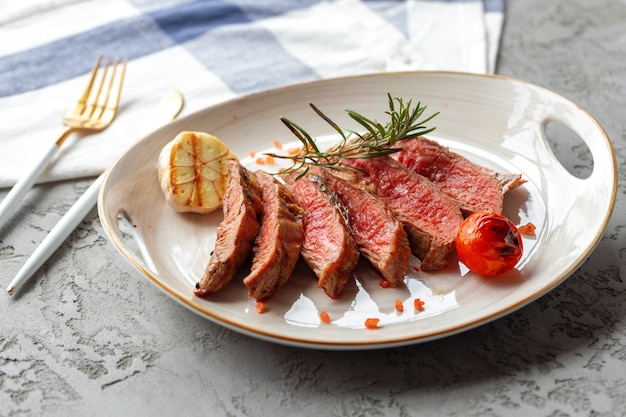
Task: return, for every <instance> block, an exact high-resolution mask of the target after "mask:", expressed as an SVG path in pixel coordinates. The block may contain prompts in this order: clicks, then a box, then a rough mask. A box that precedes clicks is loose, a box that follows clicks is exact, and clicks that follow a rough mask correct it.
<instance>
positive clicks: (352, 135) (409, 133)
mask: <svg viewBox="0 0 626 417" xmlns="http://www.w3.org/2000/svg"><path fill="white" fill-rule="evenodd" d="M387 98H388V101H389V110H388V111H386V112H385V114H387V115H389V119H390V120H389V121H388V122H387V123H386V124H384V125H383V124H381V123H379V122H378V121H376V120H372V119H369V118H367V117H365V116H363V115H361V114H359V113H357V112H355V111H353V110H346V113H347V114H348V115H349V116H350V117H351V118H352V119H353V120H354V121H356V122H357V123H358V124H359V125H361V126H362V127H363V128H364V129H365V132H364V133H359V132H357V131H354V130H343V129H342V128H340V127H339V126H338V125H337V124H336V123H335V122H333V121H332V120H331V119H330V118H329V117H328V116H326V115H325V114H324V113H322V111H321V110H320V109H318V108H317V107H316V106H315V105H314V104H313V103H310V104H309V105H310V106H311V108H312V109H313V111H315V113H317V115H318V116H320V117H321V118H322V119H324V121H326V123H328V124H329V125H330V126H331V127H332V128H333V129H334V130H336V131H337V132H338V133H339V135H340V140H339V143H337V144H336V145H335V146H333V147H332V148H330V149H328V150H325V151H322V150H320V149H319V147H318V146H317V144H316V142H315V139H313V137H311V135H309V133H307V131H306V130H304V129H303V128H302V127H300V126H299V125H297V124H296V123H295V122H292V121H291V120H289V119H287V118H286V117H281V119H280V120H281V121H282V122H283V123H284V124H285V126H287V128H288V129H289V130H290V131H291V132H292V133H293V134H294V135H295V136H296V137H297V138H298V139H299V140H300V142H302V145H303V146H302V149H301V150H300V151H299V152H298V153H297V154H294V155H280V154H274V153H270V154H268V155H270V156H272V157H274V158H282V159H290V160H291V161H292V165H291V166H290V167H288V168H286V169H284V170H283V171H281V173H289V172H296V171H301V173H300V175H299V176H298V178H299V177H301V176H303V175H304V174H306V172H307V171H308V170H309V166H311V165H318V166H324V167H328V168H338V169H343V168H344V166H342V165H341V160H342V159H346V158H375V157H379V156H384V155H389V154H391V153H394V152H398V151H400V150H401V148H392V146H393V145H394V144H396V142H399V141H402V140H405V139H408V138H411V137H414V136H418V135H426V134H428V133H430V132H432V131H433V130H435V128H434V127H432V128H428V127H426V123H428V122H429V121H431V120H432V119H433V118H434V117H435V116H437V115H438V114H439V112H437V113H434V114H432V115H430V116H428V117H426V118H425V119H423V120H420V117H422V114H423V113H424V111H425V110H426V106H421V105H420V103H419V102H418V103H417V105H416V106H412V101H411V100H409V101H407V102H406V104H405V103H404V102H403V101H402V99H401V98H397V97H392V96H391V94H389V93H387Z"/></svg>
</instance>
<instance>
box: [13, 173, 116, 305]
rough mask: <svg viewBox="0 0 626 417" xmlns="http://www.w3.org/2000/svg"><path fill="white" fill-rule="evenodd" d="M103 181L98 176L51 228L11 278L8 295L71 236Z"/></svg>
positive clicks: (88, 209)
mask: <svg viewBox="0 0 626 417" xmlns="http://www.w3.org/2000/svg"><path fill="white" fill-rule="evenodd" d="M103 179H104V175H100V176H99V177H98V178H97V179H96V181H94V182H93V183H92V184H91V185H90V186H89V188H88V189H87V191H85V193H84V194H83V195H81V196H80V198H79V199H78V200H77V201H76V203H75V204H74V205H73V206H72V207H71V208H70V209H69V210H68V212H67V213H66V214H65V215H64V216H63V217H62V218H61V220H59V222H58V223H57V224H56V225H55V226H54V227H53V228H52V230H51V231H50V233H49V234H48V235H47V236H46V237H45V239H44V240H43V241H42V242H41V244H40V245H39V246H38V247H37V249H35V252H33V254H32V255H31V256H30V258H28V260H27V261H26V263H25V264H24V265H23V266H22V268H20V270H19V271H18V272H17V275H16V276H15V278H13V281H11V283H10V284H9V287H8V288H7V292H8V293H9V294H11V293H13V292H14V291H16V290H17V289H19V288H20V287H21V286H22V284H23V283H24V282H26V281H27V280H28V279H29V278H30V277H31V276H32V275H33V274H34V273H35V272H36V271H38V270H39V268H41V266H42V265H43V264H44V262H46V260H48V258H50V256H52V254H53V253H54V252H55V251H56V250H57V249H58V248H59V246H61V244H62V243H63V242H65V240H66V239H67V238H68V237H69V235H71V234H72V232H73V231H74V230H75V229H76V227H78V225H79V224H80V223H81V222H82V221H83V219H84V218H85V216H87V214H88V213H89V212H90V211H91V210H92V209H93V208H94V207H95V206H96V204H97V203H98V191H99V190H100V185H101V184H102V181H103Z"/></svg>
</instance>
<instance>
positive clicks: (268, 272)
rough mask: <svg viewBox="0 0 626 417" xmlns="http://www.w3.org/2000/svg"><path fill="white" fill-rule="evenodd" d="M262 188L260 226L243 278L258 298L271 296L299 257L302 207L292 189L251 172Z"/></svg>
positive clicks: (265, 175) (250, 292)
mask: <svg viewBox="0 0 626 417" xmlns="http://www.w3.org/2000/svg"><path fill="white" fill-rule="evenodd" d="M254 175H255V176H256V178H257V180H258V181H259V184H261V187H262V188H263V209H262V211H261V227H260V229H259V232H258V234H257V236H256V238H255V240H254V244H253V246H252V252H253V258H252V269H251V271H250V274H248V276H246V277H245V278H244V280H243V282H244V284H245V285H246V286H247V287H248V289H249V291H248V295H250V296H251V297H253V298H256V299H257V300H261V299H265V298H267V297H269V296H270V295H272V294H273V293H274V292H275V291H276V289H277V288H278V287H279V286H280V285H282V284H284V283H285V282H286V281H287V279H288V278H289V276H290V275H291V273H292V271H293V269H294V267H295V266H296V262H297V261H298V258H299V257H300V250H301V248H302V240H303V239H304V232H303V228H302V208H300V206H298V205H297V204H296V202H295V199H294V196H293V194H292V193H291V191H290V190H289V189H288V188H287V187H286V186H285V185H284V184H282V183H281V182H279V181H278V180H276V179H275V178H274V177H272V176H271V175H269V174H267V173H266V172H264V171H256V172H255V173H254Z"/></svg>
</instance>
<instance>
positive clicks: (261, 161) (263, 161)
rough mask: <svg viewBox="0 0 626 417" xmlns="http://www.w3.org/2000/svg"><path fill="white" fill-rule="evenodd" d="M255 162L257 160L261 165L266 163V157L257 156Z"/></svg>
mask: <svg viewBox="0 0 626 417" xmlns="http://www.w3.org/2000/svg"><path fill="white" fill-rule="evenodd" d="M254 162H256V163H257V164H259V165H265V159H263V158H257V159H256V160H255V161H254Z"/></svg>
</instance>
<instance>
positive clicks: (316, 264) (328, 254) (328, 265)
mask: <svg viewBox="0 0 626 417" xmlns="http://www.w3.org/2000/svg"><path fill="white" fill-rule="evenodd" d="M285 180H286V181H287V183H288V184H289V186H290V188H291V189H292V191H293V194H294V196H295V198H296V202H297V203H298V205H299V206H300V207H302V209H303V217H302V226H303V229H304V241H303V243H302V252H301V253H302V258H303V259H304V260H305V262H306V263H307V265H308V266H309V267H310V268H311V269H312V270H313V272H314V273H315V275H316V276H317V279H318V281H317V286H318V287H319V288H322V289H323V290H324V292H325V293H326V294H327V295H328V296H329V297H330V298H338V297H339V295H340V294H341V291H342V290H343V288H344V287H345V285H346V283H347V282H348V280H349V279H350V276H351V273H352V271H353V269H354V268H355V267H356V264H357V262H358V260H359V251H358V250H357V247H356V242H355V240H354V237H353V236H352V234H350V231H349V229H348V226H347V222H346V220H345V218H346V217H345V208H344V207H343V206H342V205H341V202H340V201H339V199H338V198H337V196H336V195H335V194H334V193H333V192H331V191H330V190H329V189H328V188H327V187H326V185H325V184H324V181H322V179H321V178H320V177H319V176H317V175H313V174H310V173H309V174H306V175H305V176H303V177H302V178H299V179H296V173H292V174H288V175H285Z"/></svg>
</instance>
